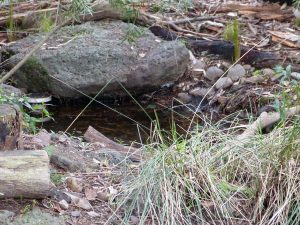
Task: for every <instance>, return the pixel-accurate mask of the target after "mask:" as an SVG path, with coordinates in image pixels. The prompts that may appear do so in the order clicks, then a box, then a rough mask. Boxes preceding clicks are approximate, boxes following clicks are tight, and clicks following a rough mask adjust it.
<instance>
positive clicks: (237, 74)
mask: <svg viewBox="0 0 300 225" xmlns="http://www.w3.org/2000/svg"><path fill="white" fill-rule="evenodd" d="M245 75H246V70H245V69H244V67H243V66H242V65H240V64H236V65H235V66H233V67H232V68H230V69H229V71H228V75H227V77H229V78H230V79H231V80H232V81H233V82H235V81H238V80H239V79H240V78H242V77H244V76H245Z"/></svg>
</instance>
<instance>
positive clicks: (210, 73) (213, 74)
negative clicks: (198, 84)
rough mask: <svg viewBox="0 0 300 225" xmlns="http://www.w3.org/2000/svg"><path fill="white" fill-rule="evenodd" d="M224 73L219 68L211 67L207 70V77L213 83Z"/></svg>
mask: <svg viewBox="0 0 300 225" xmlns="http://www.w3.org/2000/svg"><path fill="white" fill-rule="evenodd" d="M223 73H224V71H223V70H222V69H220V68H219V67H217V66H211V67H209V68H208V69H207V71H206V74H205V77H206V78H207V79H209V80H211V81H215V80H217V79H219V78H220V77H221V76H222V75H223Z"/></svg>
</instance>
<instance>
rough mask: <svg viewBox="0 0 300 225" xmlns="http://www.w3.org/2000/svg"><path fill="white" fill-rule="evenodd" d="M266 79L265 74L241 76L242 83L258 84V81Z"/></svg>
mask: <svg viewBox="0 0 300 225" xmlns="http://www.w3.org/2000/svg"><path fill="white" fill-rule="evenodd" d="M265 80H266V78H265V77H263V76H252V77H247V78H244V77H243V78H241V84H253V83H254V84H256V83H261V82H264V81H265Z"/></svg>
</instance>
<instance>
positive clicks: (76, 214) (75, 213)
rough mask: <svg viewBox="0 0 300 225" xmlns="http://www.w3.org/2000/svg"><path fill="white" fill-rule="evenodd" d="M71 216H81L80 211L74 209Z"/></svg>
mask: <svg viewBox="0 0 300 225" xmlns="http://www.w3.org/2000/svg"><path fill="white" fill-rule="evenodd" d="M71 216H73V217H80V211H72V212H71Z"/></svg>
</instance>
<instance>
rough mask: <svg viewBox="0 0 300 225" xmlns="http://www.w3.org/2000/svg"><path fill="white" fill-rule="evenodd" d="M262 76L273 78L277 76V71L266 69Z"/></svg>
mask: <svg viewBox="0 0 300 225" xmlns="http://www.w3.org/2000/svg"><path fill="white" fill-rule="evenodd" d="M262 75H263V76H266V77H270V78H271V77H273V76H274V75H275V71H274V70H272V69H270V68H264V69H263V70H262Z"/></svg>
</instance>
